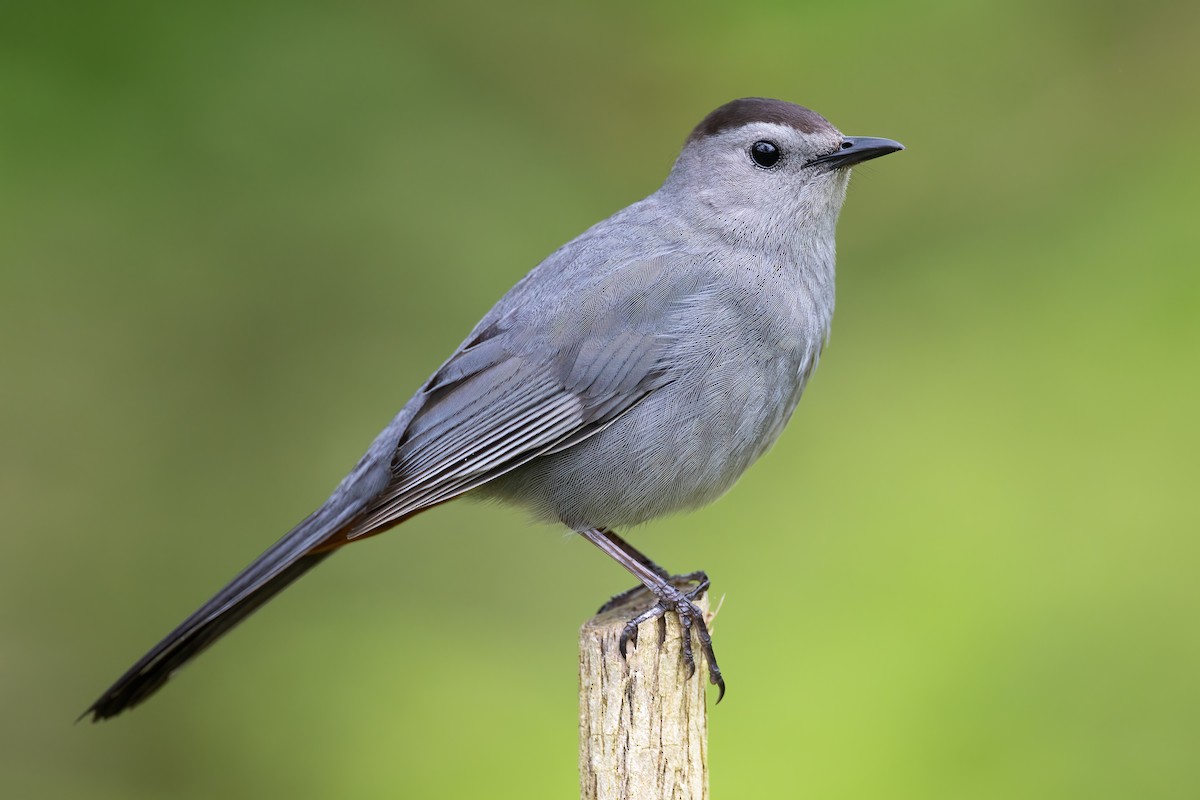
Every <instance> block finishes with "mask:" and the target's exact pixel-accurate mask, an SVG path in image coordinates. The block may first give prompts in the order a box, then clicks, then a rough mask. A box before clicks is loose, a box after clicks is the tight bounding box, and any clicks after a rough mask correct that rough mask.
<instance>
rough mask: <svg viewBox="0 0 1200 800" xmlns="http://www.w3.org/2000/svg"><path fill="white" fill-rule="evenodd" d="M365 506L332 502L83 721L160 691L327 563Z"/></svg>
mask: <svg viewBox="0 0 1200 800" xmlns="http://www.w3.org/2000/svg"><path fill="white" fill-rule="evenodd" d="M361 505H362V504H361V503H349V502H342V497H341V496H339V495H335V496H334V498H331V499H330V502H327V503H326V504H325V505H324V506H322V507H321V508H320V509H318V510H317V511H316V512H314V513H313V514H311V515H309V517H308V518H306V519H305V520H304V521H303V522H301V523H300V524H299V525H297V526H296V527H295V528H294V529H292V531H291V532H290V533H288V534H287V535H286V536H284V537H283V538H282V539H280V540H279V541H278V542H276V543H275V544H273V545H271V546H270V547H269V548H267V550H266V552H264V553H263V554H262V555H260V556H259V557H258V558H256V559H255V560H254V561H253V563H251V564H250V565H249V566H248V567H246V568H245V569H244V570H242V571H241V573H239V574H238V576H237V577H236V578H234V579H233V580H232V581H230V583H229V584H228V585H227V586H226V587H225V588H224V589H222V590H221V591H219V592H217V593H216V594H215V595H214V596H213V597H212V598H211V599H210V600H209V601H208V602H207V603H205V604H204V605H203V606H201V607H200V608H199V609H198V610H197V611H196V612H195V613H193V614H192V615H191V616H190V617H188V618H187V619H185V620H184V621H183V622H181V623H180V624H179V626H178V627H176V628H175V630H173V631H171V632H170V633H169V634H167V636H166V638H164V639H163V640H162V641H161V642H159V643H158V644H156V645H155V646H154V647H153V648H151V650H150V652H148V653H146V655H144V656H142V657H141V659H140V660H139V661H138V662H137V663H136V664H134V665H133V666H132V667H130V668H129V670H128V671H127V672H126V673H125V674H124V675H122V676H121V677H120V678H119V679H117V682H116V683H114V684H113V685H112V686H110V687H109V688H108V691H106V692H105V693H104V694H102V695H101V696H100V699H98V700H97V701H96V702H95V703H92V705H91V707H90V708H88V710H87V711H85V712H83V714H82V715H80V719H83V717H86V716H87V715H89V714H91V715H92V721H93V722H98V721H99V720H102V719H107V718H109V717H113V716H116V715H117V714H120V713H121V712H122V711H124V710H125V709H127V708H132V707H133V706H135V705H137V704H138V703H140V702H142V701H143V700H145V699H146V698H147V697H149V696H150V695H152V694H154V692H156V691H158V689H159V688H160V687H162V685H163V684H164V683H166V682H167V680H168V679H169V678H170V677H171V675H172V674H173V673H174V672H175V671H176V670H178V669H179V668H180V667H182V666H183V665H184V664H186V663H187V662H188V661H190V660H191V659H193V658H195V657H196V656H197V655H199V654H200V653H201V652H203V651H204V650H205V648H207V647H208V646H209V645H211V644H212V643H213V642H215V641H216V640H217V639H219V638H221V636H223V635H224V634H226V633H228V632H229V631H230V630H231V629H232V628H233V627H234V626H235V625H237V624H238V623H239V622H241V621H242V620H243V619H245V618H246V617H248V616H250V614H252V613H253V612H254V611H256V610H257V609H258V608H259V607H260V606H262V605H263V604H264V603H266V602H267V601H268V600H270V599H271V598H272V597H274V596H275V595H277V594H279V592H281V591H283V589H284V588H286V587H287V586H288V585H289V584H291V583H292V581H294V580H296V579H297V578H299V577H300V576H301V575H303V574H304V573H306V572H308V571H309V570H310V569H312V568H313V567H315V566H316V565H317V564H320V563H321V562H322V561H324V560H325V558H326V557H327V556H329V555H330V554H331V553H332V552H333V549H332V548H330V549H319V548H321V545H322V544H323V543H325V542H327V541H328V540H330V539H331V538H333V539H336V538H337V536H338V533H339V532H341V531H342V530H344V529H345V527H346V526H347V525H348V524H350V523H351V522H352V521H353V520H354V519H355V517H356V513H357V511H358V509H359V508H361ZM342 543H343V544H344V543H345V542H344V541H343V542H342ZM318 549H319V552H317V550H318Z"/></svg>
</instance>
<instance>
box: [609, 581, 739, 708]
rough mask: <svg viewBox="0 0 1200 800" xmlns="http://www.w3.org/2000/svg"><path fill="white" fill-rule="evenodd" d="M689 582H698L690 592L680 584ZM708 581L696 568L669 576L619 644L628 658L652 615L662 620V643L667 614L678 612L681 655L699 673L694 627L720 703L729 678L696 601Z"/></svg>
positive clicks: (615, 602)
mask: <svg viewBox="0 0 1200 800" xmlns="http://www.w3.org/2000/svg"><path fill="white" fill-rule="evenodd" d="M687 584H695V585H694V586H693V587H692V588H690V589H689V590H688V591H686V592H685V591H681V590H680V588H679V587H680V585H687ZM708 585H709V582H708V575H706V574H705V573H704V572H693V573H691V574H689V575H677V576H674V577H671V578H669V579H668V580H667V581H666V585H665V586H663V587H662V588H661V590H660V589H655V590H652V591H654V594H655V595H657V596H658V602H657V603H655V604H654V605H653V606H652V607H651V608H649V609H648V610H646V611H643V612H642V613H641V614H638V615H637V616H636V617H634V618H633V619H631V620H629V622H627V623H625V629H624V630H623V631H621V638H620V642H619V646H620V651H621V657H622V658H626V657H627V652H628V645H629V643H630V642H632V643H633V645H634V646H635V647H636V646H637V641H638V627H639V626H640V625H641V624H642V623H643V622H649V621H650V620H652V619H656V620H659V622H660V624H661V627H660V628H659V644H660V645H661V644H662V642H663V641H664V640H665V639H666V625H665V617H666V615H667V613H669V612H670V613H674V614H675V616H676V617H677V618H678V619H679V625H680V627H681V628H683V640H682V642H681V644H682V648H681V653H680V657H681V658H682V660H683V663H684V666H685V668H686V669H687V677H688V678H691V677H692V676H693V675H695V674H696V655H695V650H694V649H693V646H692V633H693V631H694V632H695V635H696V640H697V641H698V642H699V643H700V651H701V652H702V653H703V654H704V660H705V661H706V662H707V664H708V681H709V683H711V684H713V685H714V686H716V687H717V688H718V694H717V702H718V703H719V702H721V699H722V698H723V697H725V679H724V678H723V677H721V668H720V667H718V666H717V657H716V655H715V654H714V653H713V646H712V637H711V636H710V635H709V633H708V626H707V625H706V624H705V622H704V615H703V614H702V613H701V612H700V609H699V608H698V607H697V606H696V604H695V603H694V602H693V601H694V600H696V599H697V598H699V597H701V596H702V595H703V594H704V592H705V591H707V589H708ZM641 590H642V587H640V586H639V587H636V588H634V589H631V590H630V591H628V592H624V593H622V594H619V595H617V596H616V597H614V598H613V599H612V600H610V601H609V602H608V603H606V604H605V605H604V607H603V608H602V609H601V610H608V609H610V608H612V607H615V606H616V605H620V602H619V601H623V600H624V599H627V598H628V597H629V596H631V595H633V594H635V593H636V592H638V591H641Z"/></svg>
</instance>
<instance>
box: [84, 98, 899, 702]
mask: <svg viewBox="0 0 1200 800" xmlns="http://www.w3.org/2000/svg"><path fill="white" fill-rule="evenodd" d="M903 149H904V147H903V145H901V144H900V143H899V142H896V141H893V140H891V139H882V138H875V137H855V136H845V135H843V134H842V133H841V132H840V131H838V129H837V128H835V127H834V126H833V125H832V124H831V123H830V122H829V121H828V120H827V119H825V117H823V116H821V115H820V114H818V113H816V112H815V111H812V110H810V109H808V108H805V107H803V106H800V105H796V104H793V103H790V102H787V101H783V100H775V99H770V98H762V97H746V98H741V99H737V100H733V101H731V102H728V103H726V104H724V105H722V106H720V107H719V108H717V109H716V110H714V111H712V112H711V113H710V114H708V115H707V116H705V117H704V118H703V120H701V122H700V123H699V124H698V125H696V127H695V128H694V129H693V130H692V131H691V133H690V135H689V136H688V137H687V139H686V141H685V142H684V145H683V147H682V149H681V151H680V153H679V156H678V158H677V159H676V160H675V162H674V164H673V166H672V167H671V169H670V171H669V173H668V174H667V177H666V179H665V180H664V182H663V184H662V185H661V187H660V188H659V189H658V190H656V191H655V192H653V193H652V194H650V195H649V196H647V197H645V198H644V199H642V200H639V201H637V202H635V203H633V204H632V205H630V206H628V207H626V208H624V209H622V210H621V211H618V212H617V213H615V214H613V215H612V216H611V217H609V218H608V219H605V220H603V221H602V222H599V223H597V224H595V225H593V226H592V227H591V228H589V229H587V230H586V231H584V232H583V233H582V234H580V235H579V236H578V237H576V238H575V239H573V240H572V241H570V242H568V243H567V244H565V245H563V246H562V247H560V248H559V249H558V250H556V251H555V252H553V253H552V254H551V255H549V256H548V257H547V258H546V259H545V260H543V261H542V262H541V263H540V264H538V265H537V266H536V267H535V268H534V269H533V270H532V271H530V272H529V273H528V274H527V275H526V276H525V277H524V278H522V279H521V280H520V281H518V282H517V283H516V285H514V286H513V287H512V289H511V290H509V291H508V292H507V293H506V294H505V295H504V296H503V297H502V298H501V299H500V300H499V301H498V302H497V303H496V304H495V306H494V307H492V309H491V310H490V311H488V313H487V314H486V315H485V316H484V317H483V319H482V320H481V321H480V322H479V324H478V325H476V326H475V328H474V329H473V330H472V331H471V332H470V334H469V335H468V336H467V337H466V339H465V340H464V341H463V342H462V344H460V345H459V346H458V348H457V349H455V350H454V351H453V353H452V354H451V355H450V357H449V358H448V359H446V361H445V362H444V363H443V364H442V365H441V367H440V368H439V369H438V370H437V371H436V372H434V373H433V375H432V376H430V377H429V379H428V380H427V381H426V382H425V383H424V384H423V385H422V386H421V387H420V388H419V389H418V390H417V391H416V393H415V394H414V395H413V396H412V398H411V399H410V400H409V401H408V402H407V403H406V404H405V405H404V407H403V408H402V409H401V410H400V411H399V413H398V414H397V415H396V416H395V418H394V419H393V420H392V421H391V422H390V423H389V424H388V425H387V427H385V428H384V430H383V431H382V432H381V433H380V434H379V435H378V436H377V437H376V439H375V440H374V441H373V442H372V443H371V445H370V446H369V448H368V449H367V451H366V453H365V454H364V455H363V457H362V458H361V459H360V460H359V461H358V463H357V464H356V465H355V466H354V467H353V469H351V471H350V472H349V474H347V475H346V476H345V478H343V479H342V481H341V482H340V483H339V484H338V485H337V487H336V488H335V489H334V490H333V492H332V494H331V495H330V496H329V498H328V499H327V500H326V501H325V502H324V503H323V504H322V505H321V506H320V507H319V508H317V509H316V510H315V511H313V512H312V513H311V514H309V515H308V516H307V517H306V518H304V519H303V520H302V521H301V522H300V523H299V524H298V525H296V526H295V527H294V528H293V529H292V530H291V531H290V532H288V533H287V534H286V535H284V536H283V538H281V539H279V541H277V542H276V543H275V544H273V545H271V546H270V547H268V548H267V549H266V551H265V552H263V553H262V554H261V555H260V556H259V557H258V558H256V559H255V560H254V561H253V562H252V563H251V564H250V565H249V566H247V567H246V568H245V569H244V570H242V571H241V572H240V573H239V574H238V575H237V576H236V577H235V578H233V580H232V581H231V582H230V583H229V584H228V585H226V586H225V587H224V588H223V589H221V590H220V591H219V592H217V593H216V594H215V595H214V596H213V597H212V598H211V599H209V600H208V602H206V603H204V604H203V605H202V606H201V607H200V608H199V609H198V610H196V611H195V612H194V613H193V614H192V615H191V616H189V617H187V618H186V619H185V620H184V621H183V622H182V623H180V624H179V625H178V626H177V627H176V628H175V629H174V630H172V631H171V632H170V633H169V634H167V636H166V637H165V638H163V639H162V641H160V642H159V643H158V644H156V645H155V646H154V647H153V648H151V649H150V650H149V652H147V653H146V654H145V655H144V656H142V658H140V659H139V660H138V661H137V662H136V663H134V664H133V666H132V667H130V668H129V670H128V671H126V672H125V673H124V674H123V675H122V676H121V677H120V678H118V679H117V680H116V682H115V683H113V684H112V686H110V687H109V688H108V689H107V690H106V691H105V692H104V693H103V694H102V695H101V696H100V697H99V698H98V699H97V700H96V701H95V702H94V703H92V705H91V706H90V707H88V709H87V710H86V711H85V712H84V713H83V714H82V715H81V717H80V718H81V719H82V718H84V717H87V716H88V715H91V717H92V720H93V721H99V720H102V719H107V718H110V717H113V716H115V715H117V714H119V713H121V712H122V711H124V710H126V709H129V708H132V707H134V706H136V705H138V704H139V703H141V702H142V701H144V700H146V699H147V698H148V697H150V696H151V695H153V694H154V693H155V692H156V691H158V690H159V689H160V688H162V686H163V685H164V684H165V683H166V682H167V681H168V679H169V678H170V677H171V676H172V675H173V674H174V673H175V672H176V671H177V670H178V669H179V668H180V667H182V666H183V665H184V664H186V663H187V662H189V661H190V660H191V659H193V658H195V657H196V656H197V655H198V654H200V653H201V652H202V651H204V650H205V649H206V648H208V647H209V646H210V645H212V644H213V643H214V642H216V641H217V640H218V639H219V638H221V637H222V636H223V635H225V634H226V633H228V632H229V631H230V630H231V629H232V628H233V627H235V626H236V625H237V624H238V623H239V622H241V621H242V620H244V619H245V618H246V617H248V616H249V615H250V614H252V613H253V612H254V611H255V610H257V609H258V608H260V607H261V606H262V605H263V604H264V603H266V602H267V601H268V600H270V599H271V598H272V597H274V596H275V595H276V594H278V593H279V592H280V591H282V590H283V589H284V588H286V587H287V586H289V585H290V584H291V583H292V582H294V581H295V580H297V579H298V578H300V577H301V576H302V575H304V574H305V573H307V572H308V571H309V570H311V569H312V568H314V567H316V566H317V565H318V564H320V563H321V562H323V561H324V560H325V559H327V558H329V556H330V555H332V554H333V553H334V552H335V551H338V550H340V549H341V548H342V547H343V546H345V545H348V544H351V543H354V542H358V541H361V540H363V539H366V538H368V537H370V536H374V535H376V534H379V533H382V532H384V531H386V530H388V529H390V528H392V527H394V526H396V525H398V524H400V523H402V522H404V521H405V520H407V519H409V518H410V517H412V516H414V515H416V514H418V513H420V512H422V511H425V510H427V509H430V508H432V507H434V506H437V505H440V504H442V503H445V502H448V501H450V500H453V499H456V498H460V497H464V496H470V497H482V498H487V499H493V500H500V501H503V502H506V503H510V504H514V505H516V506H519V507H522V508H524V509H527V510H529V511H531V512H533V514H534V515H535V516H536V517H537V518H539V519H543V520H549V521H553V522H556V523H559V524H562V525H565V526H566V527H567V528H569V529H570V530H572V531H575V532H577V533H578V534H579V535H581V536H583V537H584V538H585V539H587V540H588V541H590V542H592V543H593V544H595V545H596V546H597V547H598V548H599V549H600V550H602V551H603V552H605V553H607V554H608V555H609V556H611V557H612V558H613V559H615V560H616V561H617V562H618V563H619V564H620V565H621V566H623V567H624V568H626V569H627V570H628V571H629V572H631V573H632V574H633V575H634V576H636V577H637V579H638V580H639V581H640V583H639V586H638V587H636V588H637V589H642V588H643V587H644V588H645V589H648V590H649V591H650V592H652V593H653V596H654V599H655V600H656V602H655V603H654V605H653V606H652V607H650V608H649V609H648V610H646V611H645V612H644V613H641V614H638V615H637V616H636V617H634V618H633V619H631V620H630V621H629V622H628V623H627V624H626V626H625V628H624V630H623V633H622V636H621V651H622V653H625V648H626V646H627V644H628V642H630V641H634V642H636V637H637V629H638V626H639V625H640V624H642V623H645V622H647V621H650V620H653V619H661V618H662V617H663V616H664V615H666V614H674V615H676V616H677V618H678V619H679V621H680V623H681V626H682V631H683V632H682V637H683V647H682V654H681V658H682V659H683V660H684V662H685V666H686V669H687V674H688V675H689V676H691V675H692V674H694V672H695V669H696V667H695V660H696V658H695V655H694V649H693V645H692V638H693V637H695V639H696V642H697V644H698V645H699V648H700V650H701V652H702V654H703V657H704V661H705V662H706V664H707V669H708V678H709V681H710V682H711V683H712V684H714V685H716V686H718V687H719V689H720V694H719V695H718V699H717V702H720V699H721V697H723V696H724V693H725V680H724V677H723V675H722V673H721V670H720V668H719V666H718V665H717V659H716V656H715V653H714V652H713V646H712V639H711V636H710V635H709V632H708V630H707V627H706V624H705V621H704V618H703V615H702V614H701V613H700V611H699V608H698V607H697V606H696V604H695V602H694V601H695V600H696V599H698V598H699V596H700V595H701V593H703V592H704V591H705V590H706V589H707V588H708V585H709V584H708V577H707V575H706V574H705V573H704V572H695V573H691V574H687V575H682V576H672V575H671V574H670V573H669V572H668V571H667V570H665V569H663V568H662V567H660V566H658V565H657V564H655V563H654V562H653V561H651V560H650V559H649V558H648V557H646V556H645V555H644V554H642V553H641V552H640V551H638V550H637V549H636V548H634V547H633V546H632V545H631V544H629V543H628V542H626V541H625V540H624V539H623V538H622V537H621V536H619V535H618V533H617V531H618V530H619V529H626V528H628V527H629V526H633V525H638V524H640V523H643V522H646V521H648V520H652V519H654V518H657V517H661V516H663V515H666V514H670V513H673V512H678V511H684V510H690V509H695V508H698V507H700V506H703V505H705V504H707V503H709V502H711V501H712V500H714V499H716V498H717V497H718V496H719V495H721V494H723V493H724V492H725V491H726V490H728V489H729V488H730V487H731V486H732V485H733V484H734V482H735V481H736V480H737V479H738V478H739V477H740V476H741V474H742V473H743V472H744V471H745V470H746V468H747V467H749V466H750V464H751V463H753V462H754V461H755V460H756V459H758V458H759V457H760V456H761V455H762V454H763V453H764V452H765V451H766V450H767V449H768V448H769V447H770V446H771V445H772V444H773V443H774V442H775V440H776V439H777V438H778V436H779V434H780V432H781V431H782V430H783V428H784V426H785V425H786V424H787V422H788V420H789V418H790V417H791V416H792V413H793V411H794V409H795V408H796V405H797V403H798V401H799V399H800V395H801V393H802V391H803V390H804V387H805V385H806V383H807V382H808V380H809V378H810V376H811V375H812V373H813V370H814V369H815V368H816V366H817V362H818V360H819V358H820V356H821V352H822V349H823V348H824V346H825V343H826V342H827V340H828V337H829V330H830V324H831V321H832V317H833V308H834V273H835V269H834V261H835V259H834V250H835V243H834V233H835V227H836V223H837V219H838V215H839V213H840V211H841V208H842V204H843V202H844V199H845V195H846V189H847V185H848V183H849V178H850V172H851V170H850V167H852V166H853V165H855V164H859V163H861V162H863V161H866V160H868V159H873V158H877V157H879V156H883V155H886V154H888V153H892V152H896V151H899V150H903ZM631 591H633V590H631ZM618 597H620V596H618ZM615 599H616V598H614V600H615Z"/></svg>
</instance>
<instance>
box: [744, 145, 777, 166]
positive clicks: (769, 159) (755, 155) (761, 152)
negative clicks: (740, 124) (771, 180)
mask: <svg viewBox="0 0 1200 800" xmlns="http://www.w3.org/2000/svg"><path fill="white" fill-rule="evenodd" d="M780 155H781V154H780V152H779V145H777V144H775V143H774V142H768V141H766V140H765V139H764V140H761V141H758V142H755V143H754V144H752V145H750V158H752V159H754V163H755V164H758V165H759V166H760V167H762V168H763V169H770V168H771V167H773V166H775V165H776V164H777V163H778V162H779V156H780Z"/></svg>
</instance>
